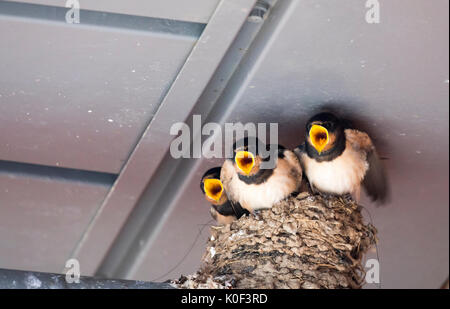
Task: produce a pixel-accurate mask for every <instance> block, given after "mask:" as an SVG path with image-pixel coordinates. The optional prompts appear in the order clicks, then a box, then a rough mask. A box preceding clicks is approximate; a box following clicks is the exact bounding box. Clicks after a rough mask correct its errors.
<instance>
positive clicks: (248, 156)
mask: <svg viewBox="0 0 450 309" xmlns="http://www.w3.org/2000/svg"><path fill="white" fill-rule="evenodd" d="M235 161H236V165H237V166H238V168H239V169H240V170H241V171H242V172H243V173H244V174H245V175H248V174H250V171H251V170H252V168H253V166H255V156H254V155H253V154H252V153H251V152H248V151H238V152H237V153H236V158H235Z"/></svg>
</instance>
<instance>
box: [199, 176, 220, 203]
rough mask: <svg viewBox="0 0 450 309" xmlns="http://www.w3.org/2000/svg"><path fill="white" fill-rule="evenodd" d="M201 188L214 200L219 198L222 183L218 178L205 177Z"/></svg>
mask: <svg viewBox="0 0 450 309" xmlns="http://www.w3.org/2000/svg"><path fill="white" fill-rule="evenodd" d="M203 189H205V194H206V195H207V196H208V197H209V198H211V199H213V200H215V201H216V202H218V201H219V200H220V197H221V196H222V193H223V185H222V182H221V181H220V180H219V179H205V181H204V182H203Z"/></svg>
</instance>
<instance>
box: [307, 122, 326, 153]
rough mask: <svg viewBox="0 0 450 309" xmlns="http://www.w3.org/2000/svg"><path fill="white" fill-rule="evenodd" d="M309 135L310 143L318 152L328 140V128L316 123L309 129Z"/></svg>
mask: <svg viewBox="0 0 450 309" xmlns="http://www.w3.org/2000/svg"><path fill="white" fill-rule="evenodd" d="M309 137H310V139H311V143H312V144H313V146H314V148H316V150H317V152H318V153H319V154H320V153H321V152H322V150H323V149H324V148H325V146H326V145H327V144H328V141H329V136H328V130H327V129H325V128H324V127H322V126H319V125H317V124H315V125H313V126H312V127H311V130H309Z"/></svg>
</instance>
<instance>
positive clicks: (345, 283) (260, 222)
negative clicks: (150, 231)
mask: <svg viewBox="0 0 450 309" xmlns="http://www.w3.org/2000/svg"><path fill="white" fill-rule="evenodd" d="M376 241H377V238H376V229H375V227H374V226H372V225H371V224H366V223H364V221H363V217H362V215H361V207H360V206H358V204H356V203H355V202H354V201H353V200H352V199H351V197H336V196H320V195H312V194H310V193H307V192H303V193H300V194H299V195H297V196H292V197H290V198H288V199H286V200H283V201H281V202H279V203H277V204H276V205H274V206H273V207H272V209H269V210H264V211H260V212H258V213H256V214H252V215H249V216H245V217H242V218H241V219H239V220H238V221H235V222H233V223H231V224H227V225H224V226H212V227H211V237H210V238H209V241H208V244H207V248H206V252H205V254H204V255H203V258H202V262H203V264H202V266H201V268H200V270H199V271H198V272H197V273H196V274H194V275H189V276H181V277H180V278H179V279H177V280H173V281H171V283H172V285H174V286H175V287H177V288H241V289H246V288H253V289H254V288H292V289H314V288H326V289H336V288H360V287H361V286H362V284H363V281H364V277H365V272H364V268H363V267H362V258H363V255H364V253H366V252H367V251H368V250H369V249H370V248H371V247H372V246H373V245H374V244H375V243H376Z"/></svg>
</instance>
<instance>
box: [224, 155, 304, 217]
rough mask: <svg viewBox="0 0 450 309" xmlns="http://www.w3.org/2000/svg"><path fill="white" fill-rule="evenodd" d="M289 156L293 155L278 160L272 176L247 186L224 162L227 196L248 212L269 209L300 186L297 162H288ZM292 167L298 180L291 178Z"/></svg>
mask: <svg viewBox="0 0 450 309" xmlns="http://www.w3.org/2000/svg"><path fill="white" fill-rule="evenodd" d="M291 156H292V157H294V156H295V155H294V154H292V155H291V154H290V155H289V157H287V158H286V160H278V165H277V168H275V169H274V171H273V174H272V175H270V177H269V178H268V179H267V180H266V181H265V182H263V183H260V184H247V183H245V182H243V181H241V180H240V179H239V176H238V174H237V173H236V172H235V170H234V168H233V163H232V162H231V161H228V162H225V163H224V165H223V166H222V169H223V172H224V175H228V176H229V178H228V177H224V178H225V179H223V182H224V185H225V187H226V191H227V194H228V195H229V197H230V198H231V199H232V200H234V201H238V202H239V203H240V204H241V205H242V207H244V208H246V209H247V210H249V211H253V210H257V209H267V208H271V207H272V206H273V205H274V204H275V203H277V202H279V201H281V200H282V199H284V198H286V197H288V196H289V195H290V194H291V193H292V192H293V191H295V190H297V188H298V187H299V185H300V182H301V173H302V171H301V167H300V164H299V163H298V161H297V162H296V163H295V164H294V163H293V162H291V161H290V160H291V158H290V157H291ZM292 166H294V168H295V169H296V170H297V175H298V177H299V178H298V179H296V178H295V177H293V174H292V169H291V167H292ZM227 178H228V179H227Z"/></svg>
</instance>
